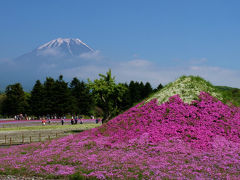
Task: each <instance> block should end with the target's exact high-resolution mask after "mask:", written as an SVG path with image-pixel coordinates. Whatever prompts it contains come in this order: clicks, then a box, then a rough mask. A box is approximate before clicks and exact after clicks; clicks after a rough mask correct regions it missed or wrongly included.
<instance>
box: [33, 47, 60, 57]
mask: <svg viewBox="0 0 240 180" xmlns="http://www.w3.org/2000/svg"><path fill="white" fill-rule="evenodd" d="M37 53H38V54H37V55H38V56H63V55H64V54H63V53H62V52H61V51H60V50H59V49H57V48H55V49H53V48H51V49H44V50H42V51H38V52H37Z"/></svg>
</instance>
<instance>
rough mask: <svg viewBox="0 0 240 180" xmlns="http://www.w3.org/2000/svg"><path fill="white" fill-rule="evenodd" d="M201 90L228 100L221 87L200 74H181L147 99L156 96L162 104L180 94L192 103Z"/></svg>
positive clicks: (224, 100)
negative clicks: (217, 86)
mask: <svg viewBox="0 0 240 180" xmlns="http://www.w3.org/2000/svg"><path fill="white" fill-rule="evenodd" d="M201 91H203V92H207V93H209V94H211V95H212V96H213V97H216V98H218V99H219V100H221V101H223V102H227V100H228V98H227V97H225V96H224V93H223V92H222V91H221V90H220V89H218V88H216V87H215V86H213V85H212V84H211V83H210V82H208V81H206V80H205V79H203V78H201V77H199V76H181V77H180V78H178V79H177V80H176V81H174V82H171V83H169V84H167V85H166V86H165V87H164V88H163V89H161V90H160V91H158V92H156V93H155V94H153V95H152V96H151V97H150V98H148V99H147V102H149V101H150V100H152V99H155V98H156V99H157V100H158V102H159V103H160V104H162V103H164V102H166V101H168V99H169V97H171V96H173V95H176V94H178V95H179V96H180V97H181V99H182V100H183V101H184V102H186V103H190V102H191V101H193V100H197V99H198V96H199V94H200V92H201Z"/></svg>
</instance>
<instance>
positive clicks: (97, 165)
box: [0, 92, 240, 179]
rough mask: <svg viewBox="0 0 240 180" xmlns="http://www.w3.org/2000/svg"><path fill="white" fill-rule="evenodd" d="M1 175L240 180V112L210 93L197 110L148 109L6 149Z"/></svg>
mask: <svg viewBox="0 0 240 180" xmlns="http://www.w3.org/2000/svg"><path fill="white" fill-rule="evenodd" d="M0 174H17V175H28V176H31V175H37V176H43V177H45V178H57V177H59V178H70V179H71V178H72V179H74V178H79V179H80V178H89V179H91V178H96V179H240V109H239V108H238V107H234V106H231V105H226V104H223V103H222V102H221V101H219V100H217V99H216V98H213V97H212V96H210V95H209V94H207V93H204V92H201V94H200V95H199V100H195V101H193V102H192V103H191V104H188V103H184V102H183V101H182V100H181V99H180V98H179V96H178V95H175V96H172V97H171V98H170V99H169V101H168V102H165V103H163V104H161V105H158V103H157V100H152V101H150V102H149V103H146V104H144V103H140V104H138V105H137V106H135V107H133V108H131V109H129V110H128V111H126V112H125V113H123V114H121V115H119V116H117V117H116V118H114V119H112V120H111V121H109V122H108V123H106V124H104V125H102V126H101V127H99V128H95V129H92V130H88V131H84V132H82V133H79V134H75V135H70V136H67V137H64V138H61V139H56V140H52V141H48V142H43V143H35V144H29V145H22V146H15V147H11V148H8V149H6V148H2V149H0Z"/></svg>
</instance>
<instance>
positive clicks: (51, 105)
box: [43, 77, 56, 115]
mask: <svg viewBox="0 0 240 180" xmlns="http://www.w3.org/2000/svg"><path fill="white" fill-rule="evenodd" d="M43 90H44V98H43V103H44V108H43V114H44V115H55V113H56V112H55V109H56V108H55V105H56V96H55V90H56V88H55V80H54V79H53V78H51V77H47V78H46V80H45V82H44V85H43Z"/></svg>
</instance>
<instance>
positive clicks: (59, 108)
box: [54, 75, 72, 116]
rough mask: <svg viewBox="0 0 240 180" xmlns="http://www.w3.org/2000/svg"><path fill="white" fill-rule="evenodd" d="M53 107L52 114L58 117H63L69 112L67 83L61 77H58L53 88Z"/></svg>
mask: <svg viewBox="0 0 240 180" xmlns="http://www.w3.org/2000/svg"><path fill="white" fill-rule="evenodd" d="M54 97H55V106H54V112H55V113H56V114H57V115H58V116H63V115H65V114H67V113H69V112H70V108H71V105H72V102H71V100H72V99H71V93H70V90H69V88H68V83H66V82H65V81H64V80H63V76H62V75H60V76H59V78H58V80H56V82H55V86H54Z"/></svg>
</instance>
